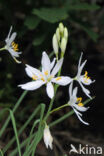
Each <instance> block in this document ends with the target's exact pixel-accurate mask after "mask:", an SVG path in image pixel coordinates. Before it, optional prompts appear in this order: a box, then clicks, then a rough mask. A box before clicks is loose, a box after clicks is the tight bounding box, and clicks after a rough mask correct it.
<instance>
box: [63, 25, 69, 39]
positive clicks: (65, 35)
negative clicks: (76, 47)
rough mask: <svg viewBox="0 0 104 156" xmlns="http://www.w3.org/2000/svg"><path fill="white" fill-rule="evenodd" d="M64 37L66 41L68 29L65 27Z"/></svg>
mask: <svg viewBox="0 0 104 156" xmlns="http://www.w3.org/2000/svg"><path fill="white" fill-rule="evenodd" d="M64 37H65V38H66V39H68V29H67V28H66V27H65V28H64Z"/></svg>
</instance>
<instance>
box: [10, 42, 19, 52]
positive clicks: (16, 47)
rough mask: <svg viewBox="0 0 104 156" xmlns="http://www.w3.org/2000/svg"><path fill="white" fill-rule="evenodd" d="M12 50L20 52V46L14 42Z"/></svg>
mask: <svg viewBox="0 0 104 156" xmlns="http://www.w3.org/2000/svg"><path fill="white" fill-rule="evenodd" d="M12 48H13V49H14V51H16V52H17V51H18V50H19V49H18V44H16V43H15V42H12Z"/></svg>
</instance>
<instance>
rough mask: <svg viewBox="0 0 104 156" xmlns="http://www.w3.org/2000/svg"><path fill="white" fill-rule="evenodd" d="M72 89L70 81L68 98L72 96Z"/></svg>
mask: <svg viewBox="0 0 104 156" xmlns="http://www.w3.org/2000/svg"><path fill="white" fill-rule="evenodd" d="M72 87H73V81H72V83H71V84H70V86H69V96H70V97H71V96H72Z"/></svg>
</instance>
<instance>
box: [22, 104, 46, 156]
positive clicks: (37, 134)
mask: <svg viewBox="0 0 104 156" xmlns="http://www.w3.org/2000/svg"><path fill="white" fill-rule="evenodd" d="M40 109H41V112H40V124H39V127H38V131H37V133H36V136H35V138H34V139H33V141H32V143H31V144H30V145H29V147H28V148H27V149H26V151H25V152H24V154H23V156H27V155H28V156H29V155H30V154H31V152H33V153H35V149H36V146H37V144H38V143H39V141H40V140H41V138H42V135H43V133H42V131H43V128H42V127H43V126H42V119H43V115H44V110H45V105H44V104H41V105H40ZM33 148H34V151H32V149H33Z"/></svg>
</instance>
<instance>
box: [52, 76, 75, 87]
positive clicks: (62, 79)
mask: <svg viewBox="0 0 104 156" xmlns="http://www.w3.org/2000/svg"><path fill="white" fill-rule="evenodd" d="M58 78H59V80H58ZM72 80H73V79H71V78H70V77H68V76H60V77H56V78H53V79H52V82H54V83H56V84H59V85H62V86H66V85H68V84H69V83H70V82H72Z"/></svg>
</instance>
